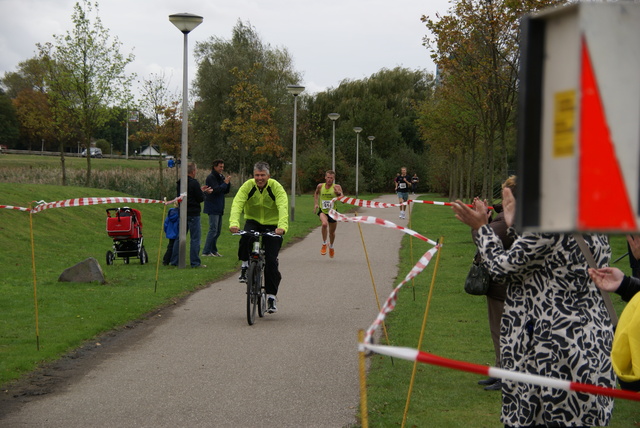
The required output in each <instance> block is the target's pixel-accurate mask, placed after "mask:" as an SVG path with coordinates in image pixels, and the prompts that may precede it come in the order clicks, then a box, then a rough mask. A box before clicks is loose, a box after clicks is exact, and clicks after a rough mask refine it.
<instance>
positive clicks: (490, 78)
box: [422, 0, 563, 199]
mask: <svg viewBox="0 0 640 428" xmlns="http://www.w3.org/2000/svg"><path fill="white" fill-rule="evenodd" d="M559 3H563V1H559V0H525V1H519V2H515V1H511V0H457V1H454V2H453V3H452V4H453V5H452V7H451V9H450V11H449V14H448V15H445V16H442V17H440V16H436V18H438V19H436V20H434V19H431V18H429V17H427V16H423V17H422V21H423V22H424V23H425V24H426V26H427V28H428V29H429V31H430V32H431V34H432V35H431V36H429V37H425V39H424V44H425V46H427V47H428V48H429V49H430V50H431V52H432V58H433V59H434V61H435V62H436V64H437V65H438V69H439V71H440V73H441V76H440V81H439V83H440V85H441V86H440V88H439V90H438V91H437V93H436V97H435V98H434V100H433V101H432V102H433V103H434V105H433V106H432V107H426V108H424V109H423V111H430V112H431V113H432V114H433V113H434V111H437V110H438V109H443V114H434V116H435V118H438V120H441V122H439V123H436V122H435V121H434V118H433V117H431V118H428V117H426V116H424V115H423V116H422V125H423V126H422V129H423V135H429V137H430V138H431V144H432V145H433V146H434V148H435V147H436V146H438V145H444V146H447V145H450V144H453V145H454V147H453V148H442V149H435V150H434V153H443V154H444V153H447V152H451V151H453V152H454V153H456V154H457V157H456V159H455V165H456V167H455V168H452V169H450V170H449V171H448V172H449V174H450V180H449V182H450V188H449V190H450V192H451V194H452V195H456V196H461V197H464V198H471V197H473V196H477V195H481V196H482V197H485V198H489V199H490V198H491V197H492V196H493V186H494V183H496V182H500V181H502V180H503V179H504V178H506V176H507V174H508V171H509V170H510V166H511V165H512V164H513V158H514V153H515V132H514V128H515V114H516V104H517V95H518V67H519V60H520V56H519V44H518V40H519V30H520V28H519V23H520V18H521V17H522V15H523V14H524V13H527V12H531V11H535V10H538V9H541V8H543V7H547V6H549V5H555V4H559ZM447 112H448V113H447ZM427 124H430V125H427ZM429 126H435V127H437V128H441V129H448V130H449V131H452V133H451V134H449V135H445V134H440V135H439V136H436V135H434V133H433V132H432V130H431V131H430V130H429ZM452 135H454V136H456V138H455V139H454V140H453V141H452V139H451V136H452ZM433 160H436V159H433ZM436 161H438V162H448V161H449V160H447V159H437V160H436ZM474 171H480V174H478V175H477V176H476V175H475V174H474ZM440 181H442V180H440ZM465 181H466V184H465V183H464V182H465ZM459 192H462V194H459Z"/></svg>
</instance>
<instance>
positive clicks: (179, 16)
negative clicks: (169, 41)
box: [127, 13, 203, 269]
mask: <svg viewBox="0 0 640 428" xmlns="http://www.w3.org/2000/svg"><path fill="white" fill-rule="evenodd" d="M202 20H203V18H202V17H201V16H198V15H193V14H191V13H176V14H173V15H169V21H171V23H172V24H173V25H175V26H176V28H178V30H180V31H181V32H182V34H184V49H183V52H184V54H183V63H182V140H181V143H180V194H186V193H187V180H188V178H187V165H188V163H189V161H188V159H187V157H188V156H189V116H188V115H189V113H188V110H189V109H188V106H189V75H188V73H187V69H188V58H189V57H188V55H187V51H188V47H189V44H188V38H187V36H188V34H189V33H190V32H191V31H192V30H193V29H194V28H196V27H197V26H198V25H200V24H201V23H202ZM127 119H128V118H127ZM127 123H129V121H128V120H127ZM178 239H179V253H178V267H179V268H181V269H183V268H184V267H185V265H186V263H185V260H186V258H187V257H186V254H187V251H186V250H187V242H186V241H187V200H186V197H185V199H184V200H183V201H182V203H181V204H180V226H179V229H178Z"/></svg>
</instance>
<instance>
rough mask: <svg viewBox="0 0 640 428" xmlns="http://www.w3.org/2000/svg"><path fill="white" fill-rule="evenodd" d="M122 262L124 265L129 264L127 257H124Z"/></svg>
mask: <svg viewBox="0 0 640 428" xmlns="http://www.w3.org/2000/svg"><path fill="white" fill-rule="evenodd" d="M124 264H125V265H128V264H129V257H125V258H124Z"/></svg>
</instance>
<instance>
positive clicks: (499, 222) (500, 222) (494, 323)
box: [473, 175, 516, 391]
mask: <svg viewBox="0 0 640 428" xmlns="http://www.w3.org/2000/svg"><path fill="white" fill-rule="evenodd" d="M505 187H508V188H509V189H511V192H512V193H513V194H515V191H516V177H515V176H513V175H512V176H511V177H509V178H507V180H506V181H505V182H504V183H502V188H503V189H504V188H505ZM494 211H495V212H496V213H497V214H496V216H495V217H494V218H493V219H491V220H490V221H489V227H491V229H493V231H494V233H495V234H496V235H497V236H498V237H499V238H500V241H501V242H502V247H503V248H505V249H509V247H511V243H513V237H511V236H508V235H507V228H508V227H507V224H506V222H505V220H504V212H503V211H502V205H494ZM487 212H489V210H487ZM473 240H474V242H475V240H476V233H473ZM506 295H507V284H506V283H504V282H496V281H493V280H492V281H491V283H490V284H489V290H488V291H487V314H488V317H489V331H491V340H492V341H493V349H494V352H495V355H496V358H495V367H502V364H501V363H500V321H501V319H502V313H503V311H504V300H505V298H506ZM478 384H479V385H484V387H485V388H484V389H486V390H487V391H501V390H502V382H501V381H500V379H497V378H494V377H490V378H488V379H485V380H481V381H479V382H478Z"/></svg>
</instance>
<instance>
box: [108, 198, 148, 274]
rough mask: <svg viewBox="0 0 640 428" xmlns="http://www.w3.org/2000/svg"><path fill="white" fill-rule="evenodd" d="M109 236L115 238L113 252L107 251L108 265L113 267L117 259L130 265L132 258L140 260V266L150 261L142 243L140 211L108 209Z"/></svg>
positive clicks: (126, 208) (125, 208) (127, 208)
mask: <svg viewBox="0 0 640 428" xmlns="http://www.w3.org/2000/svg"><path fill="white" fill-rule="evenodd" d="M107 234H108V235H109V236H110V237H111V238H113V251H111V250H109V251H107V264H108V265H112V264H113V261H114V260H115V258H116V257H121V258H123V259H124V263H125V264H129V258H130V257H137V258H139V259H140V264H142V265H143V264H145V263H147V261H148V260H149V256H148V255H147V252H146V250H145V249H144V245H143V243H142V241H143V238H142V220H141V218H140V211H138V210H136V209H133V208H129V207H124V208H107Z"/></svg>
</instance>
